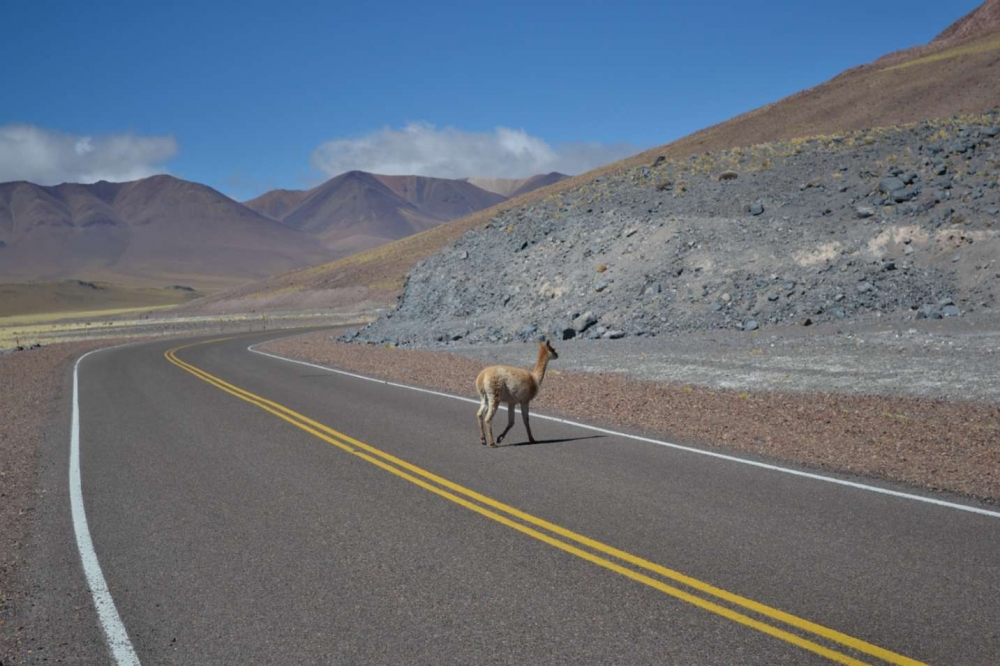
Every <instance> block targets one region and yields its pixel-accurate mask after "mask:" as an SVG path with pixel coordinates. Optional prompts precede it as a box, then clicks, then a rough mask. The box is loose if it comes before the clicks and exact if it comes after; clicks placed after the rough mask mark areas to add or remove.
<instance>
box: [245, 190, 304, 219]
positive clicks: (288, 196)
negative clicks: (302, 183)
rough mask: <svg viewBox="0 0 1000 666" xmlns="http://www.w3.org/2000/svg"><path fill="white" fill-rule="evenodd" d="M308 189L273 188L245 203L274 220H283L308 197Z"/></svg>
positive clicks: (251, 208)
mask: <svg viewBox="0 0 1000 666" xmlns="http://www.w3.org/2000/svg"><path fill="white" fill-rule="evenodd" d="M308 194H309V192H308V191H307V190H271V191H270V192H265V193H264V194H262V195H260V196H259V197H257V198H256V199H250V200H249V201H244V202H243V205H244V206H246V207H247V208H249V209H250V210H252V211H255V212H258V213H260V214H261V215H263V216H264V217H269V218H271V219H272V220H281V219H282V218H283V217H285V215H288V213H290V212H291V211H292V209H293V208H295V207H296V206H298V205H299V203H300V202H301V201H302V200H303V199H305V198H306V196H307V195H308Z"/></svg>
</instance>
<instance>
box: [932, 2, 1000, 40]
mask: <svg viewBox="0 0 1000 666" xmlns="http://www.w3.org/2000/svg"><path fill="white" fill-rule="evenodd" d="M997 32H1000V0H987V1H986V2H984V3H983V4H982V5H980V6H979V7H977V8H976V9H974V10H972V11H971V12H969V13H968V14H966V15H965V16H963V17H962V18H960V19H958V20H957V21H955V22H954V23H952V24H951V25H950V26H948V27H947V28H946V29H945V30H944V32H942V33H941V34H940V35H938V36H937V37H935V38H934V41H933V42H931V44H946V45H951V44H954V43H956V42H961V41H965V40H966V39H975V38H977V37H981V36H984V35H990V34H994V33H997Z"/></svg>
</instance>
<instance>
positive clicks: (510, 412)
mask: <svg viewBox="0 0 1000 666" xmlns="http://www.w3.org/2000/svg"><path fill="white" fill-rule="evenodd" d="M513 427H514V403H512V402H508V403H507V427H506V428H504V429H503V432H502V433H500V436H499V437H497V444H499V443H500V442H502V441H503V438H504V437H506V436H507V433H508V432H510V429H511V428H513Z"/></svg>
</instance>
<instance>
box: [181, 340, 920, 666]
mask: <svg viewBox="0 0 1000 666" xmlns="http://www.w3.org/2000/svg"><path fill="white" fill-rule="evenodd" d="M231 339H233V338H232V337H227V338H219V339H214V340H206V341H202V342H198V343H193V344H189V345H184V346H179V347H174V348H172V349H169V350H168V351H167V352H165V357H166V358H167V360H169V361H170V362H171V363H173V364H174V365H176V366H177V367H179V368H181V369H183V370H185V371H186V372H189V373H190V374H192V375H194V376H196V377H198V378H199V379H201V380H203V381H205V382H207V383H208V384H210V385H212V386H214V387H216V388H218V389H220V390H222V391H225V392H226V393H229V394H230V395H233V396H235V397H237V398H239V399H241V400H244V401H246V402H248V403H250V404H252V405H255V406H257V407H259V408H260V409H262V410H264V411H266V412H269V413H271V414H272V415H274V416H277V417H278V418H280V419H282V420H284V421H286V422H288V423H290V424H292V425H294V426H295V427H297V428H299V429H301V430H303V431H305V432H308V433H310V434H311V435H313V436H315V437H317V438H319V439H321V440H323V441H325V442H327V443H329V444H332V445H333V446H336V447H337V448H339V449H341V450H343V451H345V452H347V453H350V454H352V455H354V456H357V457H358V458H361V459H363V460H365V461H366V462H369V463H371V464H372V465H375V466H377V467H379V468H381V469H383V470H385V471H387V472H389V473H391V474H394V475H395V476H397V477H400V478H402V479H405V480H406V481H409V482H410V483H413V484H415V485H417V486H419V487H421V488H423V489H425V490H428V491H429V492H432V493H435V494H436V495H438V496H441V497H443V498H445V499H448V500H449V501H451V502H454V503H456V504H458V505H460V506H462V507H464V508H466V509H469V510H471V511H474V512H476V513H478V514H480V515H482V516H484V517H487V518H489V519H491V520H494V521H496V522H498V523H500V524H503V525H505V526H507V527H509V528H511V529H514V530H517V531H519V532H521V533H523V534H526V535H528V536H530V537H532V538H534V539H537V540H539V541H541V542H544V543H546V544H548V545H550V546H553V547H555V548H558V549H560V550H562V551H564V552H567V553H570V554H572V555H574V556H576V557H579V558H581V559H584V560H586V561H588V562H591V563H593V564H596V565H598V566H601V567H604V568H605V569H608V570H611V571H614V572H616V573H618V574H620V575H622V576H626V577H628V578H630V579H632V580H634V581H637V582H640V583H642V584H644V585H647V586H649V587H651V588H654V589H656V590H658V591H660V592H663V593H665V594H668V595H670V596H672V597H675V598H677V599H680V600H682V601H685V602H687V603H690V604H693V605H695V606H697V607H699V608H702V609H703V610H706V611H709V612H711V613H714V614H716V615H719V616H721V617H725V618H727V619H729V620H731V621H733V622H737V623H739V624H742V625H744V626H747V627H750V628H753V629H756V630H758V631H761V632H763V633H765V634H768V635H770V636H772V637H775V638H778V639H780V640H782V641H785V642H787V643H789V644H792V645H795V646H798V647H800V648H802V649H805V650H808V651H810V652H813V653H815V654H817V655H820V656H822V657H825V658H827V659H830V660H831V661H834V662H837V663H842V664H864V663H866V662H864V661H861V660H860V659H858V658H856V656H854V654H851V653H859V654H862V655H868V656H869V657H875V658H877V659H880V660H882V661H884V662H887V663H891V664H899V665H907V666H913V665H917V664H920V663H921V662H918V661H916V660H914V659H911V658H909V657H906V656H904V655H901V654H898V653H896V652H892V651H890V650H887V649H885V648H881V647H879V646H877V645H873V644H871V643H868V642H866V641H863V640H861V639H858V638H855V637H852V636H849V635H846V634H843V633H841V632H838V631H836V630H833V629H830V628H828V627H824V626H822V625H819V624H816V623H814V622H811V621H809V620H805V619H803V618H800V617H797V616H795V615H792V614H790V613H786V612H783V611H781V610H778V609H776V608H773V607H770V606H767V605H765V604H762V603H759V602H756V601H753V600H751V599H748V598H745V597H742V596H740V595H737V594H734V593H731V592H728V591H726V590H723V589H720V588H717V587H715V586H712V585H710V584H708V583H705V582H703V581H700V580H698V579H695V578H692V577H690V576H687V575H685V574H682V573H680V572H677V571H674V570H672V569H668V568H666V567H663V566H661V565H658V564H656V563H654V562H650V561H648V560H645V559H643V558H640V557H637V556H635V555H632V554H630V553H627V552H625V551H622V550H619V549H617V548H614V547H613V546H610V545H607V544H604V543H601V542H599V541H596V540H593V539H589V538H587V537H585V536H583V535H580V534H577V533H575V532H573V531H571V530H568V529H566V528H563V527H561V526H559V525H556V524H553V523H550V522H548V521H545V520H542V519H541V518H538V517H535V516H533V515H530V514H528V513H525V512H523V511H520V510H518V509H516V508H514V507H512V506H509V505H506V504H504V503H502V502H499V501H497V500H495V499H492V498H490V497H487V496H485V495H482V494H480V493H477V492H475V491H473V490H471V489H468V488H465V487H463V486H461V485H459V484H457V483H454V482H452V481H449V480H448V479H445V478H442V477H440V476H438V475H436V474H433V473H431V472H429V471H427V470H425V469H422V468H420V467H418V466H416V465H413V464H411V463H409V462H406V461H404V460H402V459H400V458H398V457H396V456H393V455H391V454H389V453H386V452H384V451H382V450H380V449H378V448H376V447H374V446H371V445H369V444H366V443H364V442H361V441H359V440H357V439H354V438H352V437H350V436H348V435H346V434H344V433H341V432H338V431H337V430H334V429H333V428H331V427H329V426H327V425H325V424H323V423H320V422H318V421H315V420H313V419H310V418H309V417H307V416H305V415H303V414H300V413H298V412H296V411H294V410H292V409H290V408H288V407H286V406H284V405H281V404H279V403H277V402H274V401H272V400H269V399H267V398H264V397H262V396H259V395H257V394H254V393H251V392H250V391H247V390H245V389H243V388H240V387H238V386H236V385H234V384H231V383H229V382H226V381H225V380H223V379H221V378H219V377H217V376H215V375H212V374H210V373H208V372H206V371H205V370H203V369H201V368H198V367H196V366H194V365H192V364H191V363H188V362H186V361H184V360H182V359H181V358H179V357H178V356H177V353H178V352H179V351H182V350H184V349H188V348H191V347H194V346H199V345H205V344H211V343H213V342H222V341H223V340H231ZM502 514H507V515H502ZM535 528H540V529H542V530H546V532H548V533H545V532H542V531H539V529H535ZM553 535H557V536H558V537H562V539H565V541H564V540H561V539H559V538H556V536H553ZM570 542H573V543H570ZM574 543H575V544H578V545H574ZM581 546H582V547H585V548H587V549H590V550H585V549H584V548H582V547H581ZM591 551H596V552H597V553H601V554H603V555H607V556H610V557H613V558H615V559H617V560H620V561H621V562H625V563H627V564H629V565H631V566H633V567H635V568H638V569H642V570H644V571H645V572H648V573H649V574H655V575H657V576H660V577H662V578H665V579H668V580H671V581H673V582H675V583H679V584H681V585H684V586H686V587H687V588H690V589H691V590H693V591H694V592H698V593H701V594H702V595H705V596H698V595H697V594H695V593H694V592H692V591H688V590H685V589H681V588H680V587H676V586H675V585H671V584H668V583H665V582H664V581H663V580H659V579H657V578H653V577H652V576H650V575H647V573H642V572H640V571H636V570H635V569H632V568H629V567H627V566H624V565H623V564H621V563H619V562H615V561H612V560H610V559H607V558H606V557H602V556H601V555H598V554H596V553H595V552H591ZM705 597H709V598H705ZM719 602H725V603H728V604H730V605H731V606H735V607H737V608H740V609H741V610H735V609H734V608H732V607H730V606H725V605H722V603H719ZM741 611H746V612H750V613H753V614H755V615H756V616H759V618H760V619H759V618H758V617H754V616H751V615H749V614H747V613H746V612H741ZM768 621H770V622H771V623H769V622H768ZM772 623H773V624H772ZM777 625H786V627H782V626H777ZM791 628H794V629H796V630H798V631H800V632H802V633H804V634H809V635H810V637H809V638H806V637H804V636H802V635H799V634H796V633H793V632H792V631H790V629H791ZM817 639H818V640H823V641H825V642H827V643H828V644H829V646H828V645H824V644H821V643H819V642H817ZM845 648H846V650H847V652H844V651H841V650H843V649H845Z"/></svg>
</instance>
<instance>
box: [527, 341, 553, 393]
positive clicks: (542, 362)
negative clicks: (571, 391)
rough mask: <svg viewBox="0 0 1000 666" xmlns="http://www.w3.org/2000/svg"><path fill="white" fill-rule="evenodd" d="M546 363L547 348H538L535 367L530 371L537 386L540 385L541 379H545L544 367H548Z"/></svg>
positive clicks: (547, 357)
mask: <svg viewBox="0 0 1000 666" xmlns="http://www.w3.org/2000/svg"><path fill="white" fill-rule="evenodd" d="M548 365H549V354H548V350H546V349H545V348H544V347H543V348H541V349H539V350H538V361H537V362H536V363H535V369H534V370H532V371H531V374H532V376H534V378H535V383H536V384H538V385H539V386H541V385H542V380H543V379H545V368H546V367H548Z"/></svg>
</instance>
